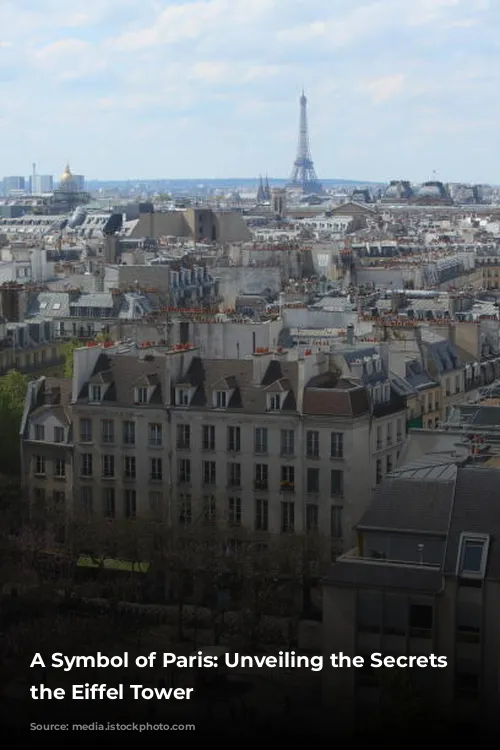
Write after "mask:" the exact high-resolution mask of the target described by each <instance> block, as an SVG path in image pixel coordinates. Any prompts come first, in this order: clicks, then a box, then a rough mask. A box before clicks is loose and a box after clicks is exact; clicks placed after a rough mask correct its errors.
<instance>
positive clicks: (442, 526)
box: [325, 457, 500, 591]
mask: <svg viewBox="0 0 500 750" xmlns="http://www.w3.org/2000/svg"><path fill="white" fill-rule="evenodd" d="M425 458H426V460H427V458H428V457H425ZM429 461H432V457H429ZM422 462H423V461H422ZM422 462H421V463H422ZM442 469H443V474H442V478H441V479H440V478H439V477H436V471H437V470H438V461H437V460H436V461H435V462H434V466H429V467H428V468H427V469H426V468H425V467H424V466H423V465H422V466H421V470H420V475H419V474H418V472H417V474H416V477H415V479H404V478H402V476H403V474H404V470H403V471H401V472H400V476H399V477H394V476H390V477H389V478H388V479H386V480H385V481H384V482H383V483H382V484H381V485H380V487H379V488H378V490H377V491H376V492H375V494H374V499H373V502H372V504H371V506H370V508H369V509H368V511H367V512H366V513H365V515H364V517H363V518H362V520H361V523H360V524H359V525H358V527H357V528H358V530H359V531H365V530H369V529H371V530H372V531H374V530H375V529H378V530H382V529H383V530H384V531H387V532H390V531H399V532H404V531H406V532H408V533H410V532H415V531H416V532H422V534H436V535H439V536H442V537H443V538H445V539H446V552H445V559H444V560H443V564H442V569H441V570H439V569H436V570H432V569H429V568H428V567H427V566H416V567H414V566H412V565H408V564H405V563H400V564H398V563H396V562H391V563H387V562H386V561H372V560H363V559H360V558H356V557H352V558H349V557H348V556H346V557H344V558H341V559H340V560H339V561H338V562H336V563H335V564H334V565H333V567H332V570H331V571H330V573H329V574H328V576H327V577H326V579H325V582H326V583H332V584H344V585H351V586H363V585H366V586H380V587H397V588H401V589H408V588H419V587H420V588H422V590H423V589H426V590H431V591H432V590H433V591H437V590H438V589H439V588H440V580H441V576H442V574H445V575H452V576H453V575H455V574H456V567H457V560H458V553H459V545H460V538H461V535H462V534H463V533H472V534H487V535H489V537H490V545H489V550H488V560H487V566H486V577H487V578H489V579H490V580H500V503H499V502H498V498H499V496H500V471H499V470H498V469H497V468H487V467H484V466H483V467H477V466H471V465H468V464H467V465H466V464H464V463H463V464H462V465H459V466H455V465H452V464H451V463H450V462H448V466H446V464H443V466H442ZM411 471H416V467H413V469H411V467H410V472H409V473H410V474H411ZM452 475H453V476H452ZM417 571H419V572H417Z"/></svg>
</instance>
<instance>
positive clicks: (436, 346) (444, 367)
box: [422, 333, 461, 375]
mask: <svg viewBox="0 0 500 750" xmlns="http://www.w3.org/2000/svg"><path fill="white" fill-rule="evenodd" d="M425 335H426V333H423V334H422V337H423V338H424V337H425ZM423 345H424V346H425V347H426V349H427V356H428V358H429V369H430V370H431V369H435V371H436V373H437V374H438V375H444V374H445V373H447V372H453V371H454V370H458V369H459V368H460V366H461V362H460V358H459V355H458V351H457V348H456V346H454V345H453V344H451V343H450V342H449V341H445V340H443V341H426V340H424V341H423Z"/></svg>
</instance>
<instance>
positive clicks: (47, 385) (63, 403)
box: [30, 378, 72, 426]
mask: <svg viewBox="0 0 500 750" xmlns="http://www.w3.org/2000/svg"><path fill="white" fill-rule="evenodd" d="M71 390H72V384H71V380H68V379H65V378H45V382H44V385H43V388H42V389H40V392H39V394H38V403H37V404H36V406H35V408H34V409H33V410H32V411H31V413H30V416H32V417H36V416H39V415H41V414H44V413H45V412H50V413H51V414H53V415H54V416H55V417H56V419H58V420H59V422H61V424H66V425H68V426H69V425H70V424H71V414H70V402H71Z"/></svg>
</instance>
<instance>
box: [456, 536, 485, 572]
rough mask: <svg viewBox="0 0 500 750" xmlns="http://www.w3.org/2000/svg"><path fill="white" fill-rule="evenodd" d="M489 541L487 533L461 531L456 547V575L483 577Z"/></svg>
mask: <svg viewBox="0 0 500 750" xmlns="http://www.w3.org/2000/svg"><path fill="white" fill-rule="evenodd" d="M489 543H490V538H489V536H488V535H487V534H469V533H463V534H462V535H461V537H460V544H459V548H458V560H457V575H459V576H461V577H462V578H484V576H485V573H486V564H487V561H488V547H489Z"/></svg>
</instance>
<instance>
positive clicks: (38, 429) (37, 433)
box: [35, 424, 45, 440]
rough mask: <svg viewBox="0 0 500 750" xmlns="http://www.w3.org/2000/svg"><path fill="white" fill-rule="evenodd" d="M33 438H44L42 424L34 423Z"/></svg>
mask: <svg viewBox="0 0 500 750" xmlns="http://www.w3.org/2000/svg"><path fill="white" fill-rule="evenodd" d="M35 440H45V427H44V426H43V424H36V425H35Z"/></svg>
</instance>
